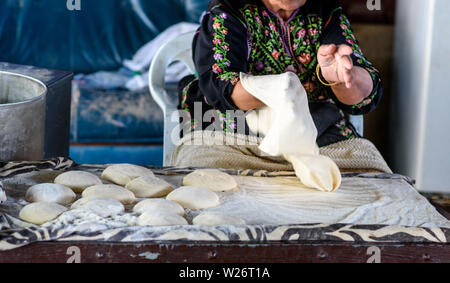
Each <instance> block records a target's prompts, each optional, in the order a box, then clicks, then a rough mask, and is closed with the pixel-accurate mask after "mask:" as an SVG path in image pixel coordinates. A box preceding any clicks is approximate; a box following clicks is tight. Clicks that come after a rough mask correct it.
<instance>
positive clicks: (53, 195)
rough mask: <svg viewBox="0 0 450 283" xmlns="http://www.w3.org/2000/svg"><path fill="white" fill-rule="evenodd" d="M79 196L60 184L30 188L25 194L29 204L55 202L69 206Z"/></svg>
mask: <svg viewBox="0 0 450 283" xmlns="http://www.w3.org/2000/svg"><path fill="white" fill-rule="evenodd" d="M76 198H77V196H76V195H75V193H74V192H73V191H72V190H71V189H69V188H68V187H65V186H61V185H58V184H39V185H34V186H32V187H30V188H29V189H28V191H27V193H26V194H25V199H26V201H28V202H55V203H59V204H69V203H72V202H74V201H75V199H76Z"/></svg>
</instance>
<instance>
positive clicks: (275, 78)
mask: <svg viewBox="0 0 450 283" xmlns="http://www.w3.org/2000/svg"><path fill="white" fill-rule="evenodd" d="M241 83H242V86H243V87H244V88H245V89H246V90H247V91H248V92H250V93H251V94H252V95H254V96H255V97H256V98H258V99H259V100H261V101H262V102H263V103H264V104H265V105H267V107H265V108H263V109H261V110H258V111H255V112H253V113H251V114H249V115H248V116H247V124H248V125H249V128H250V130H252V131H253V132H257V133H261V134H264V135H265V136H264V139H263V140H262V142H261V145H260V147H259V148H260V149H261V150H262V151H263V152H265V153H267V154H269V155H271V156H283V157H284V158H285V159H286V160H288V161H289V162H291V163H292V165H293V166H294V169H295V173H296V175H297V177H298V178H299V179H300V181H301V182H302V183H303V184H305V185H306V186H308V187H310V188H313V189H317V190H320V191H325V192H331V191H334V190H336V189H337V188H338V187H339V186H340V185H341V173H340V171H339V168H338V167H337V166H336V164H335V163H334V161H333V160H331V159H330V158H328V157H325V156H320V154H319V147H318V146H317V144H316V139H317V129H316V126H315V124H314V121H313V119H312V117H311V113H310V111H309V104H308V96H307V94H306V91H305V89H304V88H303V86H302V84H301V82H300V80H299V78H298V76H297V75H295V74H293V73H291V72H288V73H284V74H281V75H270V76H251V75H247V74H244V73H241Z"/></svg>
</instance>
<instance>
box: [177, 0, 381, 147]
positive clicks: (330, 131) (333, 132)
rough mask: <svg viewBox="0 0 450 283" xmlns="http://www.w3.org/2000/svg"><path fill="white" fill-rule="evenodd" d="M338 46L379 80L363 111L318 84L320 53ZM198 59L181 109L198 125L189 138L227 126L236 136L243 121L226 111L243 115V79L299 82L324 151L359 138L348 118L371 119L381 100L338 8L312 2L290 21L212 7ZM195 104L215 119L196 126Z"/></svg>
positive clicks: (219, 0)
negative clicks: (239, 94)
mask: <svg viewBox="0 0 450 283" xmlns="http://www.w3.org/2000/svg"><path fill="white" fill-rule="evenodd" d="M331 43H333V44H337V45H340V44H347V45H349V46H351V47H352V48H353V54H352V55H351V58H352V60H353V63H354V65H355V66H359V67H362V68H364V69H366V70H367V71H368V72H369V74H370V76H371V77H372V80H373V90H372V93H371V94H370V95H369V97H368V98H366V99H365V100H364V101H361V102H360V103H358V104H356V105H351V106H349V105H345V104H343V103H341V102H340V101H339V100H338V99H337V98H336V96H335V95H334V93H333V91H332V90H331V88H330V87H327V86H324V85H322V84H321V83H320V81H319V80H318V79H317V77H316V72H315V70H316V66H317V51H318V49H319V47H320V46H321V45H322V44H331ZM193 58H194V63H195V66H196V70H197V75H196V76H191V77H189V78H186V79H185V80H183V81H182V83H180V105H179V108H180V109H184V110H186V111H187V112H188V113H190V117H191V120H190V121H188V122H186V121H185V124H186V123H187V124H188V127H189V130H202V129H207V128H208V127H210V126H211V124H212V122H214V121H216V122H217V121H220V125H221V128H222V130H223V131H226V132H235V131H236V129H237V125H236V120H235V119H234V118H233V117H230V115H229V114H227V110H238V108H237V107H236V105H235V104H234V103H233V101H232V99H231V93H232V92H233V89H234V86H235V85H236V84H237V83H238V82H239V73H240V72H244V73H248V74H252V75H270V74H280V73H284V72H293V73H295V74H297V76H298V77H299V79H300V81H301V82H302V84H303V86H304V88H305V89H306V91H307V94H308V99H309V102H310V109H311V114H312V116H313V119H314V122H315V123H316V126H317V128H318V130H319V137H318V144H319V146H325V145H328V144H331V143H335V142H338V141H342V140H345V139H351V138H355V137H357V136H358V134H357V133H356V131H355V130H354V128H353V126H352V125H351V124H350V123H349V121H348V119H347V118H346V115H345V114H351V115H364V114H367V113H369V112H371V111H372V110H374V109H375V107H376V106H377V104H378V102H379V101H380V99H381V96H382V83H381V79H380V75H379V72H378V71H377V70H376V69H375V68H374V67H373V65H372V64H371V63H370V62H369V61H368V60H367V58H366V57H365V56H364V55H363V52H362V51H361V48H360V47H359V44H358V41H357V39H356V38H355V36H354V34H353V31H352V29H351V27H350V23H349V21H348V19H347V17H346V16H345V15H344V14H343V12H342V8H341V7H340V5H339V4H338V1H337V0H308V1H307V2H306V4H305V5H304V6H303V7H301V8H299V9H298V10H296V11H295V12H294V13H293V14H292V16H291V18H290V19H288V20H286V21H285V20H283V19H282V18H281V17H279V16H278V15H277V14H275V13H274V12H272V11H271V10H270V9H269V8H267V7H266V6H265V5H264V3H263V2H262V1H261V0H213V1H211V2H210V5H209V8H208V12H207V14H206V15H205V17H204V18H203V21H202V24H201V26H200V28H199V30H198V31H197V34H196V36H195V38H194V43H193ZM274 95H275V94H274ZM195 103H197V105H198V103H201V111H202V113H205V112H206V111H209V110H212V111H209V112H210V113H211V112H212V113H214V114H213V115H212V116H213V117H210V118H211V119H206V120H209V121H204V119H202V121H199V120H200V119H196V118H195V117H194V111H193V110H194V105H195ZM197 116H198V114H197ZM199 117H202V116H199ZM184 126H186V125H184ZM246 133H248V129H247V128H246Z"/></svg>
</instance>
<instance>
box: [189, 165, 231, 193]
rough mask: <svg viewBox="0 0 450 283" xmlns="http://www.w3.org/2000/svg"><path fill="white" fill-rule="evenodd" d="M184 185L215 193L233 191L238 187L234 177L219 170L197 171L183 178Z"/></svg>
mask: <svg viewBox="0 0 450 283" xmlns="http://www.w3.org/2000/svg"><path fill="white" fill-rule="evenodd" d="M183 185H184V186H192V187H200V188H206V189H210V190H211V191H213V192H226V191H232V190H235V189H237V187H238V184H237V183H236V180H234V178H233V177H232V176H230V175H229V174H227V173H224V172H222V171H220V170H217V169H200V170H195V171H194V172H192V173H190V174H188V175H187V176H186V177H184V178H183Z"/></svg>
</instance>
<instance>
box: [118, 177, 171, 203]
mask: <svg viewBox="0 0 450 283" xmlns="http://www.w3.org/2000/svg"><path fill="white" fill-rule="evenodd" d="M125 188H126V189H128V190H130V191H132V192H133V193H134V195H135V196H136V197H138V198H159V197H165V196H167V195H168V194H169V193H170V192H171V191H173V188H172V186H171V185H170V184H169V183H167V182H166V181H164V180H163V179H160V178H157V177H155V176H144V177H139V178H137V179H134V180H133V181H131V182H129V183H128V184H127V185H126V187H125Z"/></svg>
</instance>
